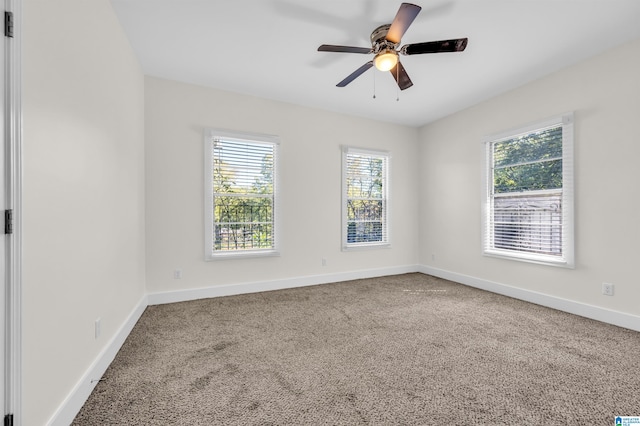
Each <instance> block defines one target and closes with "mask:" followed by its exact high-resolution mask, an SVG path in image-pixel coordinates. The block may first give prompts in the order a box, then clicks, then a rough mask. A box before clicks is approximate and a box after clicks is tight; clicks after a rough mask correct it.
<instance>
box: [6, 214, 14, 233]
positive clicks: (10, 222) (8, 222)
mask: <svg viewBox="0 0 640 426" xmlns="http://www.w3.org/2000/svg"><path fill="white" fill-rule="evenodd" d="M4 233H5V234H13V210H11V209H9V210H5V211H4Z"/></svg>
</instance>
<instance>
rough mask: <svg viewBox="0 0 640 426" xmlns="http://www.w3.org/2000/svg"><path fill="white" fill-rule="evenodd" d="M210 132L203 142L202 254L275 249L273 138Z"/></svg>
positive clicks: (271, 251) (268, 251)
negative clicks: (204, 201) (204, 235)
mask: <svg viewBox="0 0 640 426" xmlns="http://www.w3.org/2000/svg"><path fill="white" fill-rule="evenodd" d="M221 133H222V132H215V131H212V132H211V133H210V135H209V140H208V141H207V143H206V147H207V150H206V152H207V154H206V156H207V158H208V162H207V165H206V166H207V169H206V170H208V173H207V175H208V176H207V181H208V185H207V187H208V190H207V191H208V193H207V194H206V196H207V197H206V198H208V201H207V204H206V207H205V209H206V213H207V214H206V217H207V219H206V220H207V224H208V230H207V233H208V235H207V242H206V244H207V246H206V247H205V251H206V254H207V257H209V258H211V257H215V256H217V255H222V256H224V255H227V256H228V255H230V254H274V253H275V250H276V243H277V241H276V163H277V146H278V145H277V143H275V142H272V141H269V140H265V139H269V138H266V137H262V138H259V137H258V136H255V135H249V136H252V138H251V139H248V138H246V137H244V138H243V137H241V136H245V135H239V136H240V137H238V136H236V137H234V136H229V135H223V134H221Z"/></svg>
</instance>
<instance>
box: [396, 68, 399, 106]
mask: <svg viewBox="0 0 640 426" xmlns="http://www.w3.org/2000/svg"><path fill="white" fill-rule="evenodd" d="M396 81H398V82H399V81H400V63H398V65H396ZM398 87H399V86H398V85H396V102H399V101H400V89H399V88H398Z"/></svg>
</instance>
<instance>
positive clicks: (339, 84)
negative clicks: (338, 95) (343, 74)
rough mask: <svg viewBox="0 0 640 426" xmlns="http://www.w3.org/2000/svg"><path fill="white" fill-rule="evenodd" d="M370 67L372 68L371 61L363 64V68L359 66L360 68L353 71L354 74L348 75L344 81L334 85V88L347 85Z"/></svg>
mask: <svg viewBox="0 0 640 426" xmlns="http://www.w3.org/2000/svg"><path fill="white" fill-rule="evenodd" d="M372 66H373V61H369V62H367V63H366V64H364V65H363V66H361V67H360V68H358V69H357V70H355V71H354V72H352V73H351V74H349V76H348V77H347V78H345V79H344V80H342V81H341V82H340V83H338V84H336V86H338V87H344V86H346V85H347V84H349V83H351V82H352V81H353V80H355V79H356V78H358V77H360V75H361V74H362V73H364V72H365V71H366V70H368V69H369V68H371V67H372Z"/></svg>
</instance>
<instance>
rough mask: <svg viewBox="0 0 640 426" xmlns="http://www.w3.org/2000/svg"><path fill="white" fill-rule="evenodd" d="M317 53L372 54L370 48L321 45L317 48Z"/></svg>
mask: <svg viewBox="0 0 640 426" xmlns="http://www.w3.org/2000/svg"><path fill="white" fill-rule="evenodd" d="M318 52H344V53H373V50H372V49H371V48H370V47H353V46H336V45H333V44H323V45H322V46H320V47H318Z"/></svg>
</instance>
